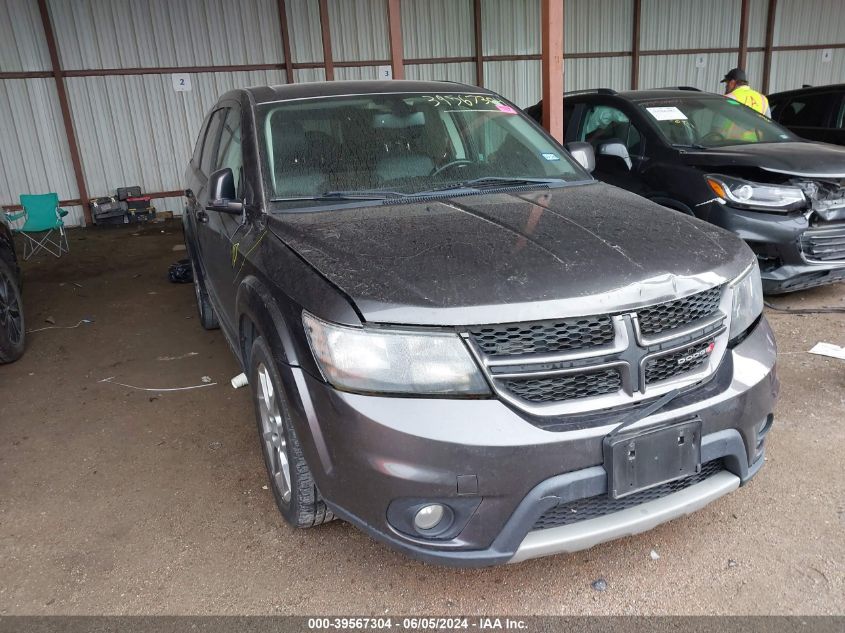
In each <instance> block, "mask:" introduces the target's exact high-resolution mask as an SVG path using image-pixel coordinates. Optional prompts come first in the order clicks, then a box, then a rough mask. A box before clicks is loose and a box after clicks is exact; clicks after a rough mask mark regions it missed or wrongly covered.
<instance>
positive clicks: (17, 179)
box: [0, 78, 79, 205]
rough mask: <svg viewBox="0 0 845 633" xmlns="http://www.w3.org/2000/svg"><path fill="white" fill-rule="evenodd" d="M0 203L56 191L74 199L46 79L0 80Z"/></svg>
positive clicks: (57, 113) (64, 144)
mask: <svg viewBox="0 0 845 633" xmlns="http://www.w3.org/2000/svg"><path fill="white" fill-rule="evenodd" d="M0 111H2V112H3V116H0V139H2V151H0V204H4V205H5V204H18V198H19V196H20V194H22V193H49V192H51V191H55V192H56V193H58V194H59V198H60V199H69V198H76V197H77V196H78V195H79V193H78V192H77V189H76V180H75V179H74V176H73V167H72V164H71V160H70V152H69V150H68V146H67V137H66V135H65V129H64V125H63V124H62V113H61V110H60V108H59V100H58V96H57V95H56V84H55V82H54V81H53V79H52V78H47V79H4V80H2V81H0Z"/></svg>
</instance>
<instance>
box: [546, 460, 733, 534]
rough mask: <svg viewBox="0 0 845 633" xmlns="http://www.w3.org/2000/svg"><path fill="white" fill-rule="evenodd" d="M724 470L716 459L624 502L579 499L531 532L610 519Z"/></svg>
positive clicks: (557, 508)
mask: <svg viewBox="0 0 845 633" xmlns="http://www.w3.org/2000/svg"><path fill="white" fill-rule="evenodd" d="M722 470H724V465H723V464H722V460H721V459H714V460H713V461H709V462H707V463H705V464H702V465H701V470H700V471H699V472H697V473H696V474H694V475H690V476H689V477H685V478H683V479H677V480H675V481H670V482H668V483H665V484H660V485H659V486H655V487H654V488H649V489H648V490H643V491H641V492H636V493H634V494H632V495H630V496H627V497H622V498H621V499H611V498H610V497H608V496H607V495H606V494H603V495H599V496H597V497H588V498H587V499H579V500H578V501H573V502H571V503H565V504H562V505H559V506H555V507H554V508H551V509H550V510H546V512H544V513H543V515H542V516H541V517H540V518H539V519H537V521H536V522H535V523H534V527H533V528H532V530H545V529H548V528H554V527H561V526H564V525H572V524H573V523H579V522H581V521H587V520H589V519H597V518H598V517H603V516H607V515H608V514H613V513H614V512H620V511H621V510H627V509H628V508H633V507H636V506H638V505H641V504H643V503H646V502H648V501H654V500H655V499H662V498H663V497H665V496H667V495H670V494H672V493H673V492H679V491H681V490H684V489H685V488H689V487H690V486H693V485H695V484H699V483H701V482H702V481H704V480H705V479H708V478H710V477H712V476H713V475H715V474H716V473H719V472H721V471H722Z"/></svg>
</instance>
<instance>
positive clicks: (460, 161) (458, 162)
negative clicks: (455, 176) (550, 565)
mask: <svg viewBox="0 0 845 633" xmlns="http://www.w3.org/2000/svg"><path fill="white" fill-rule="evenodd" d="M472 164H473V161H471V160H469V159H468V158H456V159H455V160H450V161H449V162H448V163H446V164H445V165H441V166H440V167H435V168H434V169H432V170H431V173H430V174H429V176H436V175H438V174H439V173H440V172H443V171H446V170H447V169H451V168H452V167H466V166H467V165H472Z"/></svg>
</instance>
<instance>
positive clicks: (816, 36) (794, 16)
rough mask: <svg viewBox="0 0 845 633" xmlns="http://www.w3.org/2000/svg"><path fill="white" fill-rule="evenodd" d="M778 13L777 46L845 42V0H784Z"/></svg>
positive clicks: (776, 23)
mask: <svg viewBox="0 0 845 633" xmlns="http://www.w3.org/2000/svg"><path fill="white" fill-rule="evenodd" d="M775 16H776V17H775V34H774V44H775V46H788V45H800V44H835V43H842V42H845V5H843V2H842V0H813V2H807V0H780V1H779V2H778V5H777V13H776V14H775ZM822 72H823V71H822ZM843 79H845V77H843V76H842V75H840V76H839V80H840V81H841V80H843Z"/></svg>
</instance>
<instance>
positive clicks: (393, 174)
mask: <svg viewBox="0 0 845 633" xmlns="http://www.w3.org/2000/svg"><path fill="white" fill-rule="evenodd" d="M258 125H259V131H260V132H259V136H260V137H261V144H262V153H263V157H262V161H263V162H264V164H265V166H266V169H265V184H266V187H267V190H268V192H269V193H270V197H271V199H273V200H276V201H288V202H298V203H301V202H303V201H304V200H305V201H307V200H308V199H318V200H321V201H324V200H325V199H326V198H327V197H336V198H338V199H343V198H355V199H361V198H375V199H378V198H381V197H400V196H408V195H418V194H420V193H431V192H434V191H438V192H441V191H442V192H448V191H449V190H450V189H456V188H462V189H466V188H474V189H475V188H481V187H483V186H488V187H492V186H494V185H495V186H497V187H506V186H523V187H525V186H529V187H530V186H532V184H549V185H555V184H561V183H565V182H570V181H576V180H589V179H590V176H589V175H588V174H587V173H586V172H584V171H583V170H582V169H581V168H580V167H579V166H577V165H576V164H575V163H574V161H572V159H571V158H570V157H569V156H567V155H565V154H564V153H563V152H562V151H561V149H560V146H558V145H557V144H555V143H554V142H553V141H551V140H550V139H549V138H548V137H546V136H545V135H544V134H543V133H541V132H540V131H539V130H538V129H537V128H536V127H535V126H534V125H533V124H532V123H530V122H529V121H528V120H527V119H526V118H524V117H523V116H522V115H521V114H519V113H518V112H517V111H516V110H515V109H514V108H512V107H511V106H509V105H507V104H506V103H504V102H503V101H502V100H500V99H497V98H495V97H493V96H490V95H477V94H457V93H456V94H430V95H417V94H413V95H408V94H403V95H396V94H374V95H356V96H345V97H337V98H318V99H305V100H299V101H291V102H284V103H274V104H265V105H263V106H261V107H260V108H259V111H258Z"/></svg>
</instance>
